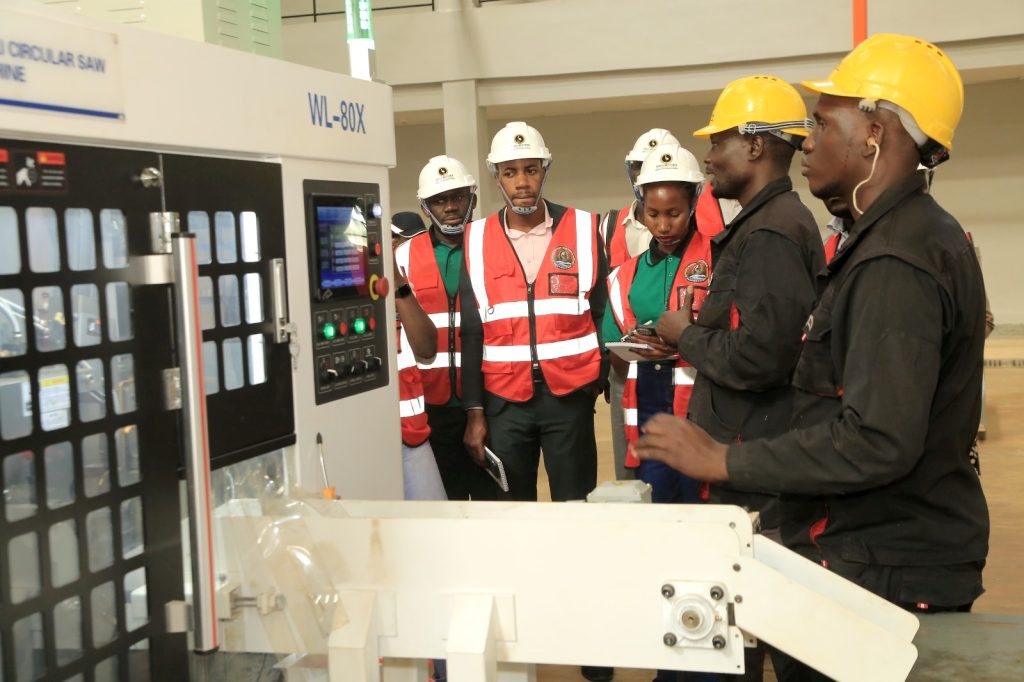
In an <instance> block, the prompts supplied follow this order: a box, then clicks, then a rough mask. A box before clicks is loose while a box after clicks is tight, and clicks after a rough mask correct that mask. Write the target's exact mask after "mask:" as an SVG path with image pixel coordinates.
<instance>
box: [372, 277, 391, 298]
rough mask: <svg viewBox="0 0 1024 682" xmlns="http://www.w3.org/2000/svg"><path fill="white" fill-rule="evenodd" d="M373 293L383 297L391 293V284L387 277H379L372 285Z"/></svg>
mask: <svg viewBox="0 0 1024 682" xmlns="http://www.w3.org/2000/svg"><path fill="white" fill-rule="evenodd" d="M373 291H374V293H375V294H377V296H380V297H382V298H383V297H384V296H387V295H388V292H389V291H391V283H390V282H389V281H388V278H387V277H381V278H379V279H378V280H377V281H376V282H374V284H373Z"/></svg>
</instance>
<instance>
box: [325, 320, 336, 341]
mask: <svg viewBox="0 0 1024 682" xmlns="http://www.w3.org/2000/svg"><path fill="white" fill-rule="evenodd" d="M321 333H322V334H323V335H324V338H325V339H327V340H328V341H330V340H331V339H333V338H334V337H335V336H337V335H338V328H337V327H335V326H334V325H333V324H330V323H328V324H325V325H324V328H323V330H322V331H321Z"/></svg>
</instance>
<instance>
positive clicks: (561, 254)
mask: <svg viewBox="0 0 1024 682" xmlns="http://www.w3.org/2000/svg"><path fill="white" fill-rule="evenodd" d="M551 262H552V263H554V264H555V267H556V268H558V269H559V270H569V269H570V268H572V266H574V265H576V254H574V253H573V252H572V249H570V248H569V247H568V246H558V247H555V250H554V251H552V252H551Z"/></svg>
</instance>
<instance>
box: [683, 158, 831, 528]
mask: <svg viewBox="0 0 1024 682" xmlns="http://www.w3.org/2000/svg"><path fill="white" fill-rule="evenodd" d="M711 261H712V272H713V274H712V277H711V286H710V289H709V290H708V296H707V298H706V299H705V301H704V304H703V306H702V307H701V311H700V315H699V316H698V318H697V322H696V324H694V325H692V326H690V327H689V328H687V329H686V330H685V331H684V332H683V335H682V337H681V338H680V339H679V353H680V355H681V356H682V357H683V359H685V360H686V361H687V362H689V363H690V364H691V365H693V366H694V367H696V368H697V379H696V381H695V383H694V386H693V394H692V396H691V397H690V407H689V415H688V416H689V418H690V419H691V420H692V421H693V422H695V423H696V424H697V425H699V426H700V427H702V428H703V429H704V430H706V431H707V432H708V433H709V434H710V435H711V437H712V438H714V439H715V440H717V441H718V442H720V443H736V442H740V441H746V440H749V439H752V438H764V437H767V436H776V435H779V434H781V433H783V432H784V431H785V430H786V429H787V428H788V427H789V422H790V418H791V417H792V400H793V389H792V387H791V385H790V380H791V379H792V376H793V368H794V367H795V366H796V361H797V357H798V356H799V354H800V345H801V344H800V334H801V330H802V328H803V325H804V322H805V321H806V320H807V315H808V314H809V313H810V312H811V308H812V307H813V306H814V301H815V298H816V296H815V294H816V291H815V283H814V276H815V274H816V273H817V272H818V271H819V270H820V269H821V268H822V266H823V265H824V263H825V255H824V250H823V248H822V244H821V235H820V234H819V232H818V228H817V227H816V225H815V223H814V217H813V216H812V215H811V212H810V211H809V210H808V209H807V207H806V206H804V204H803V203H802V202H801V201H800V198H799V196H797V194H796V192H794V191H793V183H792V182H791V181H790V179H789V178H788V177H785V178H781V179H779V180H776V181H774V182H771V183H769V184H767V185H765V187H764V188H763V189H762V190H761V191H760V192H758V193H757V195H756V196H755V197H754V198H753V199H752V200H751V201H750V202H749V203H748V204H747V205H746V206H744V207H743V210H742V211H740V213H739V214H738V215H737V216H736V217H735V218H734V219H733V221H732V222H731V223H730V224H729V225H728V227H727V228H726V229H725V230H724V231H722V232H721V233H719V234H718V235H716V236H715V237H714V238H713V239H712V240H711ZM711 500H712V501H713V502H720V503H725V504H737V505H740V506H743V507H746V508H747V509H749V510H755V511H760V512H761V523H762V526H763V527H764V528H777V527H778V524H779V522H778V513H777V505H776V504H775V503H774V496H773V495H765V494H760V493H755V492H747V491H744V492H740V491H738V490H733V489H731V488H730V487H729V486H712V489H711Z"/></svg>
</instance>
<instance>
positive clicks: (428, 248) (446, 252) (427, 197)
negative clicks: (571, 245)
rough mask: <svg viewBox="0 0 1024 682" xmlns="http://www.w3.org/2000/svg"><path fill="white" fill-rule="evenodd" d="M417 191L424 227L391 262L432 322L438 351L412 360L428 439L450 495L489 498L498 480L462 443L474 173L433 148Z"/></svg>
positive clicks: (474, 187) (474, 196)
mask: <svg viewBox="0 0 1024 682" xmlns="http://www.w3.org/2000/svg"><path fill="white" fill-rule="evenodd" d="M416 197H417V198H418V199H419V202H420V208H421V209H422V211H423V215H424V216H425V217H426V218H427V220H429V221H430V227H429V229H427V230H426V231H425V232H423V233H421V234H419V235H416V236H415V237H413V238H412V239H410V240H409V241H408V242H406V243H404V244H402V245H401V246H400V247H398V249H396V251H395V263H396V264H397V266H398V269H399V270H400V272H401V273H402V275H404V276H405V277H406V278H407V279H408V282H409V286H410V287H411V290H412V292H413V293H415V295H416V299H417V300H418V301H419V303H420V305H421V306H422V307H423V309H424V310H425V311H426V312H427V314H428V315H429V316H430V319H431V320H432V321H433V322H434V326H435V327H437V351H438V352H437V355H435V356H434V358H433V359H432V360H430V361H425V360H422V359H421V360H419V361H418V363H417V364H418V367H419V370H420V374H421V375H422V377H423V388H424V397H425V400H426V410H427V419H428V422H429V424H430V445H431V447H432V448H433V450H434V457H435V459H436V460H437V466H438V469H439V471H440V472H441V479H442V481H443V482H444V488H445V492H446V493H447V494H448V498H449V499H453V500H467V499H475V500H481V499H494V498H495V496H496V495H497V492H498V488H497V486H496V485H495V484H494V482H493V481H492V480H491V479H490V477H488V476H487V473H486V472H485V471H484V470H483V469H482V468H480V467H479V466H477V464H476V463H475V462H474V461H473V459H472V458H471V457H470V455H469V453H467V451H466V448H465V446H464V445H463V435H464V434H465V432H466V412H465V410H463V407H462V400H461V396H462V377H461V366H462V347H461V343H462V342H461V335H460V333H459V321H460V313H459V276H460V273H461V272H462V238H463V233H464V232H465V229H466V225H467V224H468V223H469V221H470V220H471V219H472V216H473V209H474V208H475V207H476V180H474V179H473V176H472V175H470V174H469V173H468V172H467V170H466V167H465V166H464V165H463V164H462V163H461V162H460V161H458V160H457V159H454V158H452V157H450V156H443V155H442V156H435V157H434V158H432V159H430V160H429V161H428V162H427V164H426V165H425V166H424V167H423V170H421V171H420V177H419V188H418V189H417V191H416Z"/></svg>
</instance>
